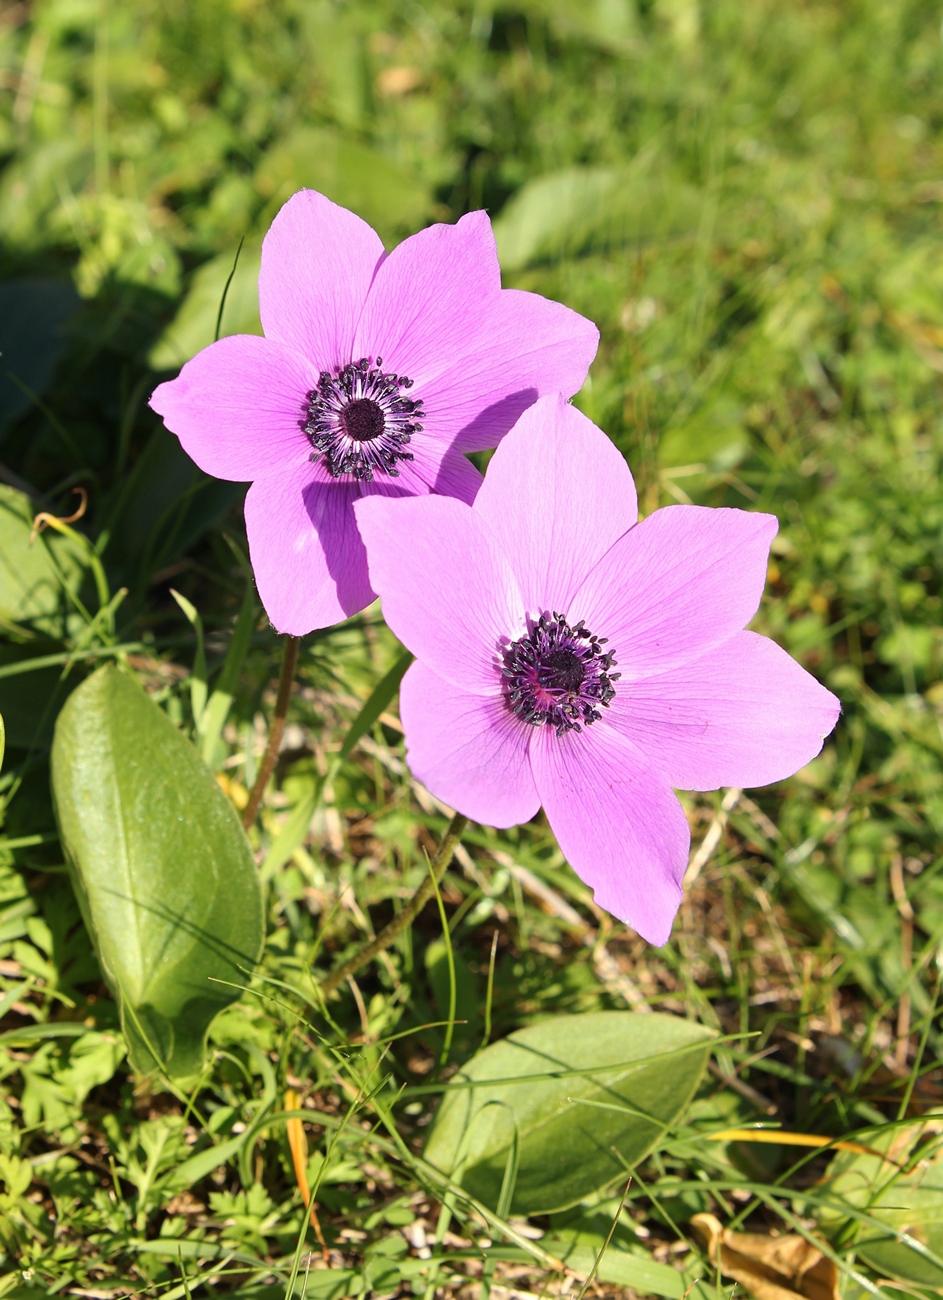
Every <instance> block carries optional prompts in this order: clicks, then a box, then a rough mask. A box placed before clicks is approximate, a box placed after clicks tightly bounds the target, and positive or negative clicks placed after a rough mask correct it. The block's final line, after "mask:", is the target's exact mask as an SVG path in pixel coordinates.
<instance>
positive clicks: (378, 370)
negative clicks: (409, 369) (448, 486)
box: [303, 357, 424, 483]
mask: <svg viewBox="0 0 943 1300" xmlns="http://www.w3.org/2000/svg"><path fill="white" fill-rule="evenodd" d="M382 367H383V358H382V357H377V359H376V364H373V363H372V361H371V359H370V358H369V357H361V358H360V360H359V361H354V362H351V364H350V365H347V366H344V367H343V369H338V370H337V372H336V373H335V374H331V372H330V371H329V370H322V371H321V374H320V377H319V378H318V386H317V388H315V389H313V390H312V391H311V392H310V393H309V394H308V405H307V412H306V414H307V418H306V419H305V420H304V422H303V428H304V431H305V433H306V434H307V435H308V437H309V438H310V439H311V443H312V446H313V447H314V448H315V450H314V452H312V454H311V459H312V460H313V461H317V460H318V459H319V457H320V455H321V454H323V456H324V463H325V464H326V466H327V469H328V471H329V472H330V474H331V476H332V477H333V478H340V476H341V475H342V474H351V475H353V477H354V478H355V479H358V480H360V481H361V482H365V483H372V482H373V476H374V474H375V473H376V472H377V471H382V472H383V473H384V474H389V475H390V477H391V478H398V477H399V470H398V469H397V468H396V462H397V461H401V460H412V459H413V455H412V453H411V452H408V451H403V448H404V447H405V446H406V445H407V443H408V442H409V441H410V439H411V438H412V436H413V434H414V433H421V432H422V425H421V424H420V423H419V421H420V420H421V419H423V418H424V413H423V409H422V399H421V398H419V399H416V398H410V397H404V396H403V390H405V389H409V388H412V386H413V381H412V380H411V379H407V378H406V376H405V375H395V374H384V373H383V369H382Z"/></svg>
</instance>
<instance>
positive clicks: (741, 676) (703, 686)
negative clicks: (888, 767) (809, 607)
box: [607, 632, 841, 790]
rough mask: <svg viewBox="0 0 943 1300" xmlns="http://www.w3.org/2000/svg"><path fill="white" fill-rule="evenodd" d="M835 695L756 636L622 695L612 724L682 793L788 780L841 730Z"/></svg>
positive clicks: (744, 635) (740, 637) (743, 635)
mask: <svg viewBox="0 0 943 1300" xmlns="http://www.w3.org/2000/svg"><path fill="white" fill-rule="evenodd" d="M840 710H841V705H840V703H839V701H838V700H837V699H836V697H835V696H834V695H833V694H832V693H831V691H827V690H826V689H825V687H824V686H821V685H820V684H819V683H818V682H817V681H816V680H815V678H814V677H812V676H811V675H810V674H809V673H807V672H806V671H805V669H804V668H800V666H799V665H798V664H797V663H796V661H795V660H794V659H793V658H791V657H790V656H789V655H788V654H787V653H786V651H785V650H782V649H781V648H780V647H779V646H778V645H776V643H775V642H774V641H770V640H769V639H768V638H767V637H765V636H758V635H757V634H756V633H755V632H738V633H737V634H736V636H734V637H731V639H730V640H729V641H725V642H724V644H723V645H720V646H717V647H716V649H714V650H711V651H709V653H708V654H706V655H704V656H703V657H702V658H700V659H694V660H692V661H690V662H689V663H686V664H683V665H681V666H680V667H677V668H673V669H671V671H670V672H667V673H662V674H660V675H659V676H657V677H646V678H644V679H643V680H641V681H637V682H633V684H632V688H631V690H624V691H618V692H617V694H616V698H615V699H614V700H613V701H612V704H611V706H610V709H609V713H608V714H607V719H608V720H609V721H610V722H611V723H612V725H613V726H614V727H616V728H618V730H619V731H621V732H622V734H623V735H625V736H627V737H628V738H629V739H631V740H632V741H633V742H634V744H636V745H638V747H639V748H640V749H641V750H643V751H644V752H645V755H646V757H647V758H648V759H649V760H650V761H651V763H652V765H653V766H654V767H656V768H657V769H658V771H660V772H661V773H662V774H663V776H664V777H665V779H666V780H667V781H668V782H669V783H670V784H671V785H673V786H675V787H676V788H677V789H681V790H716V789H719V788H720V786H724V785H737V786H755V785H769V783H770V782H771V781H781V780H783V779H784V778H785V777H787V776H791V775H792V773H793V772H795V771H797V770H798V769H799V768H800V767H803V766H804V765H805V764H806V763H808V762H809V761H810V759H813V758H814V757H815V756H816V754H817V753H818V752H819V750H820V749H821V748H822V741H823V740H824V738H825V737H826V736H827V735H828V733H829V732H830V731H831V730H832V728H833V727H834V726H835V723H836V721H837V720H838V714H839V712H840Z"/></svg>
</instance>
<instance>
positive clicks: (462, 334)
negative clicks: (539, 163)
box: [354, 212, 501, 385]
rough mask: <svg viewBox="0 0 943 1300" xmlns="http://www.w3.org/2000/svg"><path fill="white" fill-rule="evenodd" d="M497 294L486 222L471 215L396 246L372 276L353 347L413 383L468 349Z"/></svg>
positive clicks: (498, 274)
mask: <svg viewBox="0 0 943 1300" xmlns="http://www.w3.org/2000/svg"><path fill="white" fill-rule="evenodd" d="M500 292H501V270H500V267H499V266H498V254H497V251H496V249H495V243H494V235H493V234H492V233H491V222H490V221H489V220H488V215H487V213H485V212H469V213H468V215H467V216H464V217H462V219H461V220H460V221H459V222H457V223H456V224H455V225H454V226H451V225H436V226H429V227H428V228H427V229H426V230H420V231H419V233H418V234H416V235H412V236H411V237H410V238H409V239H406V240H404V241H403V243H401V244H400V245H398V247H396V248H394V249H393V251H392V253H390V255H389V257H387V258H386V259H385V261H384V262H383V265H382V266H381V267H380V268H379V270H378V271H377V275H376V279H375V280H374V283H373V286H372V288H371V290H370V294H369V297H368V298H367V302H366V305H365V307H364V310H363V316H362V317H361V319H360V324H359V326H358V329H357V334H356V342H355V343H354V355H355V356H369V357H371V358H375V357H376V356H377V354H379V355H380V356H381V357H382V358H383V363H384V366H385V367H391V368H393V369H395V371H396V373H397V374H400V375H407V376H408V377H409V378H410V379H412V380H413V381H414V382H415V383H416V384H417V385H421V384H423V383H424V381H426V380H427V379H428V378H430V376H432V375H435V374H438V373H439V372H440V371H442V370H443V369H444V368H445V366H446V365H447V364H448V359H449V358H450V357H454V356H461V355H464V353H465V352H466V351H467V350H468V333H469V324H470V322H471V321H473V320H475V318H476V317H477V316H478V314H479V313H480V312H481V311H482V309H484V310H487V309H488V308H489V307H490V305H491V302H492V300H493V301H494V302H497V300H498V298H499V295H500Z"/></svg>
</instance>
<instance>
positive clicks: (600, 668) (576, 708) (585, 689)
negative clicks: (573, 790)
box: [501, 614, 622, 736]
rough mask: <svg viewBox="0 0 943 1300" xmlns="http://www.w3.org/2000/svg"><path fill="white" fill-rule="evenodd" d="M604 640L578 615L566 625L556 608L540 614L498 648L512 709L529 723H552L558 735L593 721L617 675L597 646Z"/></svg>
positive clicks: (610, 659)
mask: <svg viewBox="0 0 943 1300" xmlns="http://www.w3.org/2000/svg"><path fill="white" fill-rule="evenodd" d="M606 641H607V639H606V637H598V636H593V635H592V633H591V632H590V631H589V630H588V629H587V628H586V627H584V626H583V620H582V619H580V621H579V622H578V623H577V624H575V625H574V626H573V627H570V625H569V623H568V622H567V621H566V619H565V618H564V617H563V615H562V614H554V615H553V616H552V617H551V615H549V614H541V616H540V618H539V619H538V620H537V622H536V623H534V624H532V626H531V629H530V631H529V632H528V633H527V634H526V636H522V637H520V638H519V639H518V640H517V641H514V642H512V644H511V645H509V646H508V647H507V648H506V649H505V650H504V651H503V659H504V664H503V666H502V668H501V672H502V673H503V675H504V680H505V694H506V698H507V702H508V705H509V707H510V708H511V710H512V712H514V713H516V714H517V716H518V717H519V718H522V719H523V720H524V721H525V722H529V723H531V724H532V725H533V726H535V727H544V726H551V727H555V728H556V732H557V735H558V736H562V735H563V734H564V733H565V732H567V731H582V729H583V727H584V726H586V727H588V726H590V725H591V724H592V723H594V722H598V720H599V719H600V718H601V717H602V714H601V713H600V712H599V710H600V708H604V709H605V708H608V707H609V701H610V700H611V699H612V698H613V696H614V695H615V693H616V692H615V688H614V687H613V682H617V681H618V680H619V678H620V677H621V675H622V674H621V673H611V672H610V671H609V669H610V668H612V667H613V665H614V664H615V662H616V660H615V657H614V656H613V654H612V653H611V652H609V653H608V654H607V653H606V652H605V651H604V650H603V648H602V647H603V646H604V645H605V644H606Z"/></svg>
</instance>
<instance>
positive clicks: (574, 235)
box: [494, 155, 700, 271]
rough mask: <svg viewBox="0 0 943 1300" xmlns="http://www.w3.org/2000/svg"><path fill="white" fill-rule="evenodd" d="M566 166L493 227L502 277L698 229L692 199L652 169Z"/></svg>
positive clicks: (642, 165) (518, 197)
mask: <svg viewBox="0 0 943 1300" xmlns="http://www.w3.org/2000/svg"><path fill="white" fill-rule="evenodd" d="M651 162H652V157H650V156H647V155H646V156H645V157H642V158H639V159H638V160H636V163H635V164H633V166H631V167H629V168H614V167H567V168H564V169H563V170H561V171H558V172H550V173H548V174H547V175H545V176H538V177H536V178H535V179H534V180H532V181H528V182H527V184H526V185H524V186H523V187H522V188H521V189H520V190H518V192H517V193H516V194H515V195H514V197H513V198H511V199H510V200H509V201H508V203H507V204H506V206H505V207H504V208H503V209H502V210H501V212H500V214H499V216H498V217H497V219H496V220H495V222H494V234H495V239H496V240H497V244H498V257H499V259H500V261H501V266H502V268H503V269H504V270H505V271H519V270H523V269H524V268H525V267H527V266H533V265H535V264H537V263H540V262H547V261H554V260H557V259H559V258H564V257H572V256H575V255H576V254H578V253H582V252H585V251H588V250H590V249H603V248H620V247H623V246H624V245H626V244H634V243H639V242H643V241H644V242H647V241H650V240H655V239H664V238H666V237H667V236H669V235H676V234H679V233H681V232H683V231H687V230H692V229H694V228H695V227H696V225H697V218H698V212H699V206H700V205H699V201H698V197H697V194H696V192H695V191H694V190H693V189H692V188H691V187H690V186H689V185H686V184H685V183H684V182H681V181H677V180H674V179H673V178H672V177H671V176H670V174H668V173H667V172H663V171H662V170H661V169H658V170H654V169H653V168H652V167H651Z"/></svg>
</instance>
